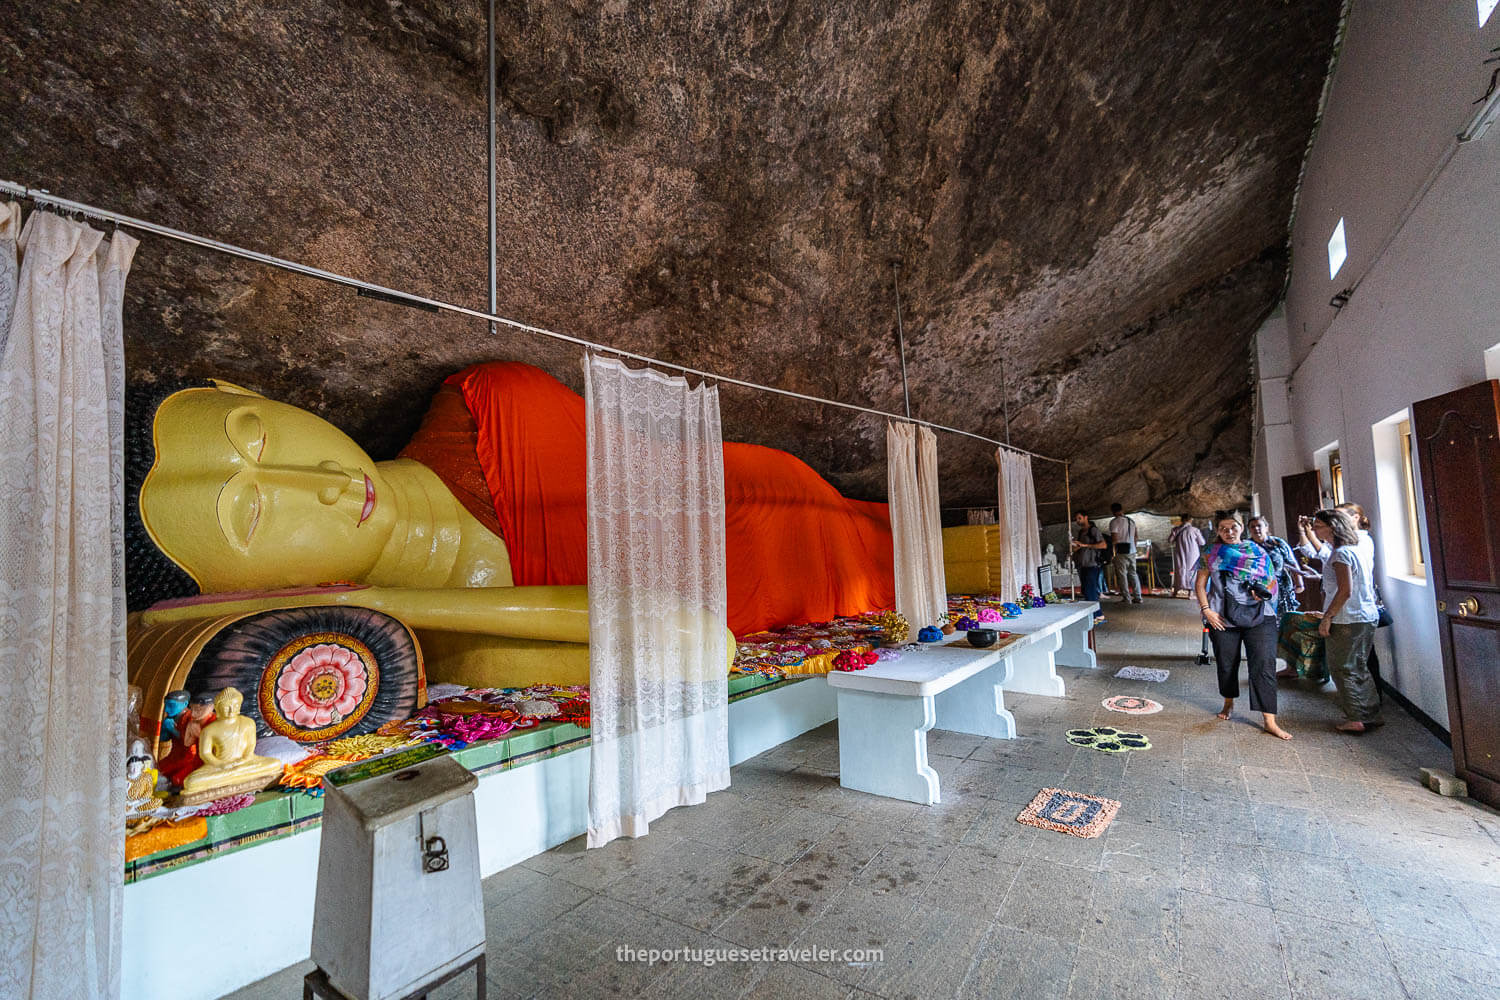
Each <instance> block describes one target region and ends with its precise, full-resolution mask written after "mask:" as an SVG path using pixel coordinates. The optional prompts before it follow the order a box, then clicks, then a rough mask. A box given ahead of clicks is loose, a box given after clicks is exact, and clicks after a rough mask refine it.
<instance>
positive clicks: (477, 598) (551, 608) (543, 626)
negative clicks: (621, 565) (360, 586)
mask: <svg viewBox="0 0 1500 1000" xmlns="http://www.w3.org/2000/svg"><path fill="white" fill-rule="evenodd" d="M588 594H589V592H588V588H587V587H463V588H456V589H452V590H414V589H413V590H405V589H403V590H395V589H388V588H385V587H371V588H369V589H368V590H363V591H358V592H356V593H351V594H350V595H349V598H350V599H349V600H348V601H347V603H350V604H358V605H360V606H361V607H367V608H373V609H374V610H376V611H383V612H385V613H386V614H388V615H390V616H391V617H392V618H399V619H400V620H401V621H402V622H404V623H405V624H406V625H408V626H409V627H411V628H415V629H432V630H435V631H441V632H472V633H475V634H478V635H504V636H510V637H512V638H516V639H549V640H552V641H554V642H584V643H586V642H588V641H589V596H588Z"/></svg>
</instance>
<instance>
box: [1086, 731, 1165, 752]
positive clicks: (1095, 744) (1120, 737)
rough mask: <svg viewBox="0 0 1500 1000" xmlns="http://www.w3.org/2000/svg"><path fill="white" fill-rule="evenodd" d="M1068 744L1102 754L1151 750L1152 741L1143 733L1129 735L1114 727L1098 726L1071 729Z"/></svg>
mask: <svg viewBox="0 0 1500 1000" xmlns="http://www.w3.org/2000/svg"><path fill="white" fill-rule="evenodd" d="M1068 742H1069V743H1071V744H1073V745H1074V746H1075V747H1087V748H1088V749H1090V750H1098V751H1099V752H1100V753H1125V752H1126V751H1129V750H1150V749H1151V741H1150V740H1148V739H1147V738H1146V737H1145V735H1144V734H1142V733H1127V732H1125V730H1123V729H1116V728H1115V727H1114V726H1097V727H1095V728H1093V729H1069V730H1068Z"/></svg>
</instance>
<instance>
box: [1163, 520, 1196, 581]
mask: <svg viewBox="0 0 1500 1000" xmlns="http://www.w3.org/2000/svg"><path fill="white" fill-rule="evenodd" d="M1167 541H1168V542H1169V543H1170V544H1171V546H1172V596H1173V597H1176V596H1177V592H1178V591H1179V590H1180V591H1182V592H1183V593H1184V594H1187V593H1189V592H1191V591H1192V589H1193V584H1192V582H1191V581H1192V580H1193V577H1194V574H1196V573H1197V572H1198V555H1199V550H1201V549H1202V548H1203V532H1201V531H1199V530H1198V526H1197V525H1196V524H1194V523H1193V519H1192V518H1190V517H1188V516H1187V515H1186V514H1184V515H1182V523H1181V524H1179V525H1177V527H1175V528H1173V529H1172V531H1171V532H1170V533H1169V534H1168V535H1167Z"/></svg>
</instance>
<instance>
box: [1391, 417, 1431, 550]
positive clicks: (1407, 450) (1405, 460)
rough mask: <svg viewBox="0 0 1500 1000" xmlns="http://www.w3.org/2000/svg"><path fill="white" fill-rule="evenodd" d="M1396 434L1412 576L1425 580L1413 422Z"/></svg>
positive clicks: (1399, 427) (1407, 547)
mask: <svg viewBox="0 0 1500 1000" xmlns="http://www.w3.org/2000/svg"><path fill="white" fill-rule="evenodd" d="M1396 433H1397V434H1398V435H1399V436H1400V438H1401V482H1402V483H1403V484H1404V485H1405V486H1406V541H1407V546H1406V550H1407V551H1408V552H1410V553H1411V575H1412V576H1420V577H1424V578H1425V577H1426V576H1427V564H1426V563H1424V562H1423V561H1422V536H1421V533H1420V531H1419V530H1418V528H1417V474H1416V468H1415V466H1414V464H1413V463H1415V461H1416V458H1415V456H1413V455H1412V450H1411V421H1410V420H1403V421H1401V423H1400V425H1399V426H1398V427H1397V428H1396Z"/></svg>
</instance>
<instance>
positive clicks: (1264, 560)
mask: <svg viewBox="0 0 1500 1000" xmlns="http://www.w3.org/2000/svg"><path fill="white" fill-rule="evenodd" d="M1244 530H1245V529H1244V526H1243V525H1242V524H1240V519H1239V517H1237V516H1236V515H1235V514H1233V513H1228V514H1224V515H1222V516H1221V517H1220V518H1219V519H1218V523H1217V524H1216V525H1215V538H1216V541H1215V543H1214V544H1213V545H1210V546H1209V547H1208V548H1207V549H1206V550H1205V551H1204V553H1203V558H1202V559H1201V560H1200V561H1199V563H1198V576H1197V579H1196V580H1195V581H1194V583H1193V591H1194V593H1196V594H1197V595H1198V607H1199V609H1200V610H1201V611H1202V612H1203V620H1204V621H1206V622H1207V623H1208V627H1209V633H1208V637H1209V641H1211V642H1212V643H1213V646H1214V661H1215V662H1216V663H1217V664H1218V667H1219V694H1221V695H1223V697H1224V708H1223V710H1222V711H1220V712H1219V718H1221V719H1228V718H1229V717H1230V716H1231V715H1232V714H1233V713H1234V700H1235V699H1236V698H1238V697H1239V696H1240V650H1241V648H1242V647H1243V649H1244V653H1245V659H1246V660H1247V661H1248V665H1249V668H1250V708H1251V710H1252V711H1255V712H1260V713H1261V714H1262V716H1263V717H1264V719H1265V725H1266V732H1268V733H1270V734H1271V735H1272V736H1275V737H1278V738H1280V739H1283V740H1289V739H1291V738H1292V734H1291V733H1289V732H1287V731H1286V730H1285V729H1282V728H1281V726H1280V725H1278V724H1277V722H1276V590H1277V583H1276V569H1275V567H1274V566H1273V564H1272V562H1271V558H1270V556H1268V555H1267V554H1266V551H1265V550H1264V549H1262V548H1261V547H1260V546H1258V545H1256V544H1255V543H1254V542H1250V541H1246V540H1245V539H1244V538H1243V535H1244Z"/></svg>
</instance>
